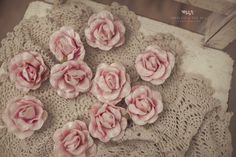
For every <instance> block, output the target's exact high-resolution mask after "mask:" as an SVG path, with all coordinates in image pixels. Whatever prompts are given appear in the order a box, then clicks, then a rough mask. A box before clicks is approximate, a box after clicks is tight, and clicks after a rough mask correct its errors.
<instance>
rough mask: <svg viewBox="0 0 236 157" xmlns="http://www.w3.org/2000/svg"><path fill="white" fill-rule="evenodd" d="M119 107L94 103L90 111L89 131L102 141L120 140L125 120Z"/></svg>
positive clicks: (124, 127)
mask: <svg viewBox="0 0 236 157" xmlns="http://www.w3.org/2000/svg"><path fill="white" fill-rule="evenodd" d="M124 114H125V111H124V109H123V108H121V107H117V106H115V105H109V104H103V105H101V104H99V103H97V104H95V105H93V106H92V109H91V111H90V117H91V121H90V124H89V132H90V134H91V135H92V136H93V137H94V138H98V139H99V140H100V141H102V142H108V141H110V140H113V141H117V140H120V139H121V138H122V137H123V136H124V133H125V129H126V127H127V120H126V118H125V117H123V115H124Z"/></svg>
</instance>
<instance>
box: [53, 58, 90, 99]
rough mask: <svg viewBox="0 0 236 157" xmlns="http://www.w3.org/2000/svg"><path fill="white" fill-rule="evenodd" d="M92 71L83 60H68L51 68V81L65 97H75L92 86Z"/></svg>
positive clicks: (58, 92) (60, 94)
mask: <svg viewBox="0 0 236 157" xmlns="http://www.w3.org/2000/svg"><path fill="white" fill-rule="evenodd" d="M92 75H93V74H92V71H91V69H90V68H89V67H88V65H87V64H86V63H85V62H83V61H73V60H71V61H67V62H64V63H63V64H56V65H54V66H53V67H52V69H51V75H50V83H51V85H52V87H54V88H55V89H56V91H57V94H58V95H59V96H61V97H63V98H74V97H77V96H78V95H79V93H80V92H86V91H88V90H89V89H90V87H91V79H92Z"/></svg>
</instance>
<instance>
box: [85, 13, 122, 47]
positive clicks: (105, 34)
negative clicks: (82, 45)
mask: <svg viewBox="0 0 236 157" xmlns="http://www.w3.org/2000/svg"><path fill="white" fill-rule="evenodd" d="M85 36H86V39H87V43H88V44H89V45H90V46H92V47H95V48H99V49H101V50H105V51H108V50H110V49H111V48H112V47H119V46H121V45H123V44H124V42H125V26H124V24H123V22H122V21H121V20H120V19H118V18H117V17H114V16H113V15H112V14H111V13H110V12H109V11H101V12H99V13H97V14H93V15H92V16H91V17H90V18H89V20H88V26H87V28H86V29H85Z"/></svg>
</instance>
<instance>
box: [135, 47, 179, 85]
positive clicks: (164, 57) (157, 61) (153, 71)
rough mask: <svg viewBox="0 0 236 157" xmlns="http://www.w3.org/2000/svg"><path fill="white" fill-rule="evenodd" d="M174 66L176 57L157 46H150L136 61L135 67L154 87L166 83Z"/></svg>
mask: <svg viewBox="0 0 236 157" xmlns="http://www.w3.org/2000/svg"><path fill="white" fill-rule="evenodd" d="M174 64H175V57H174V55H173V54H172V53H170V52H167V51H164V50H162V49H161V48H160V47H158V46H156V45H152V46H148V47H147V48H146V50H145V51H144V52H143V53H141V54H139V55H138V56H137V58H136V61H135V67H136V70H137V72H138V74H139V75H140V77H141V78H142V79H143V80H144V81H150V82H151V83H152V84H154V85H160V84H162V83H164V82H165V80H166V79H167V78H168V77H169V76H170V74H171V71H172V69H173V67H174Z"/></svg>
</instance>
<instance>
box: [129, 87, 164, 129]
mask: <svg viewBox="0 0 236 157" xmlns="http://www.w3.org/2000/svg"><path fill="white" fill-rule="evenodd" d="M125 102H126V104H127V105H128V109H127V110H128V114H129V115H130V117H131V119H132V120H133V122H134V123H135V124H137V125H145V124H147V123H149V124H150V123H154V122H155V121H156V120H157V118H158V115H159V113H161V112H162V110H163V104H162V98H161V95H160V93H159V92H158V91H154V90H151V89H150V88H149V87H148V86H141V85H137V86H134V87H133V88H132V90H131V93H130V94H129V96H127V97H126V98H125Z"/></svg>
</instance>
